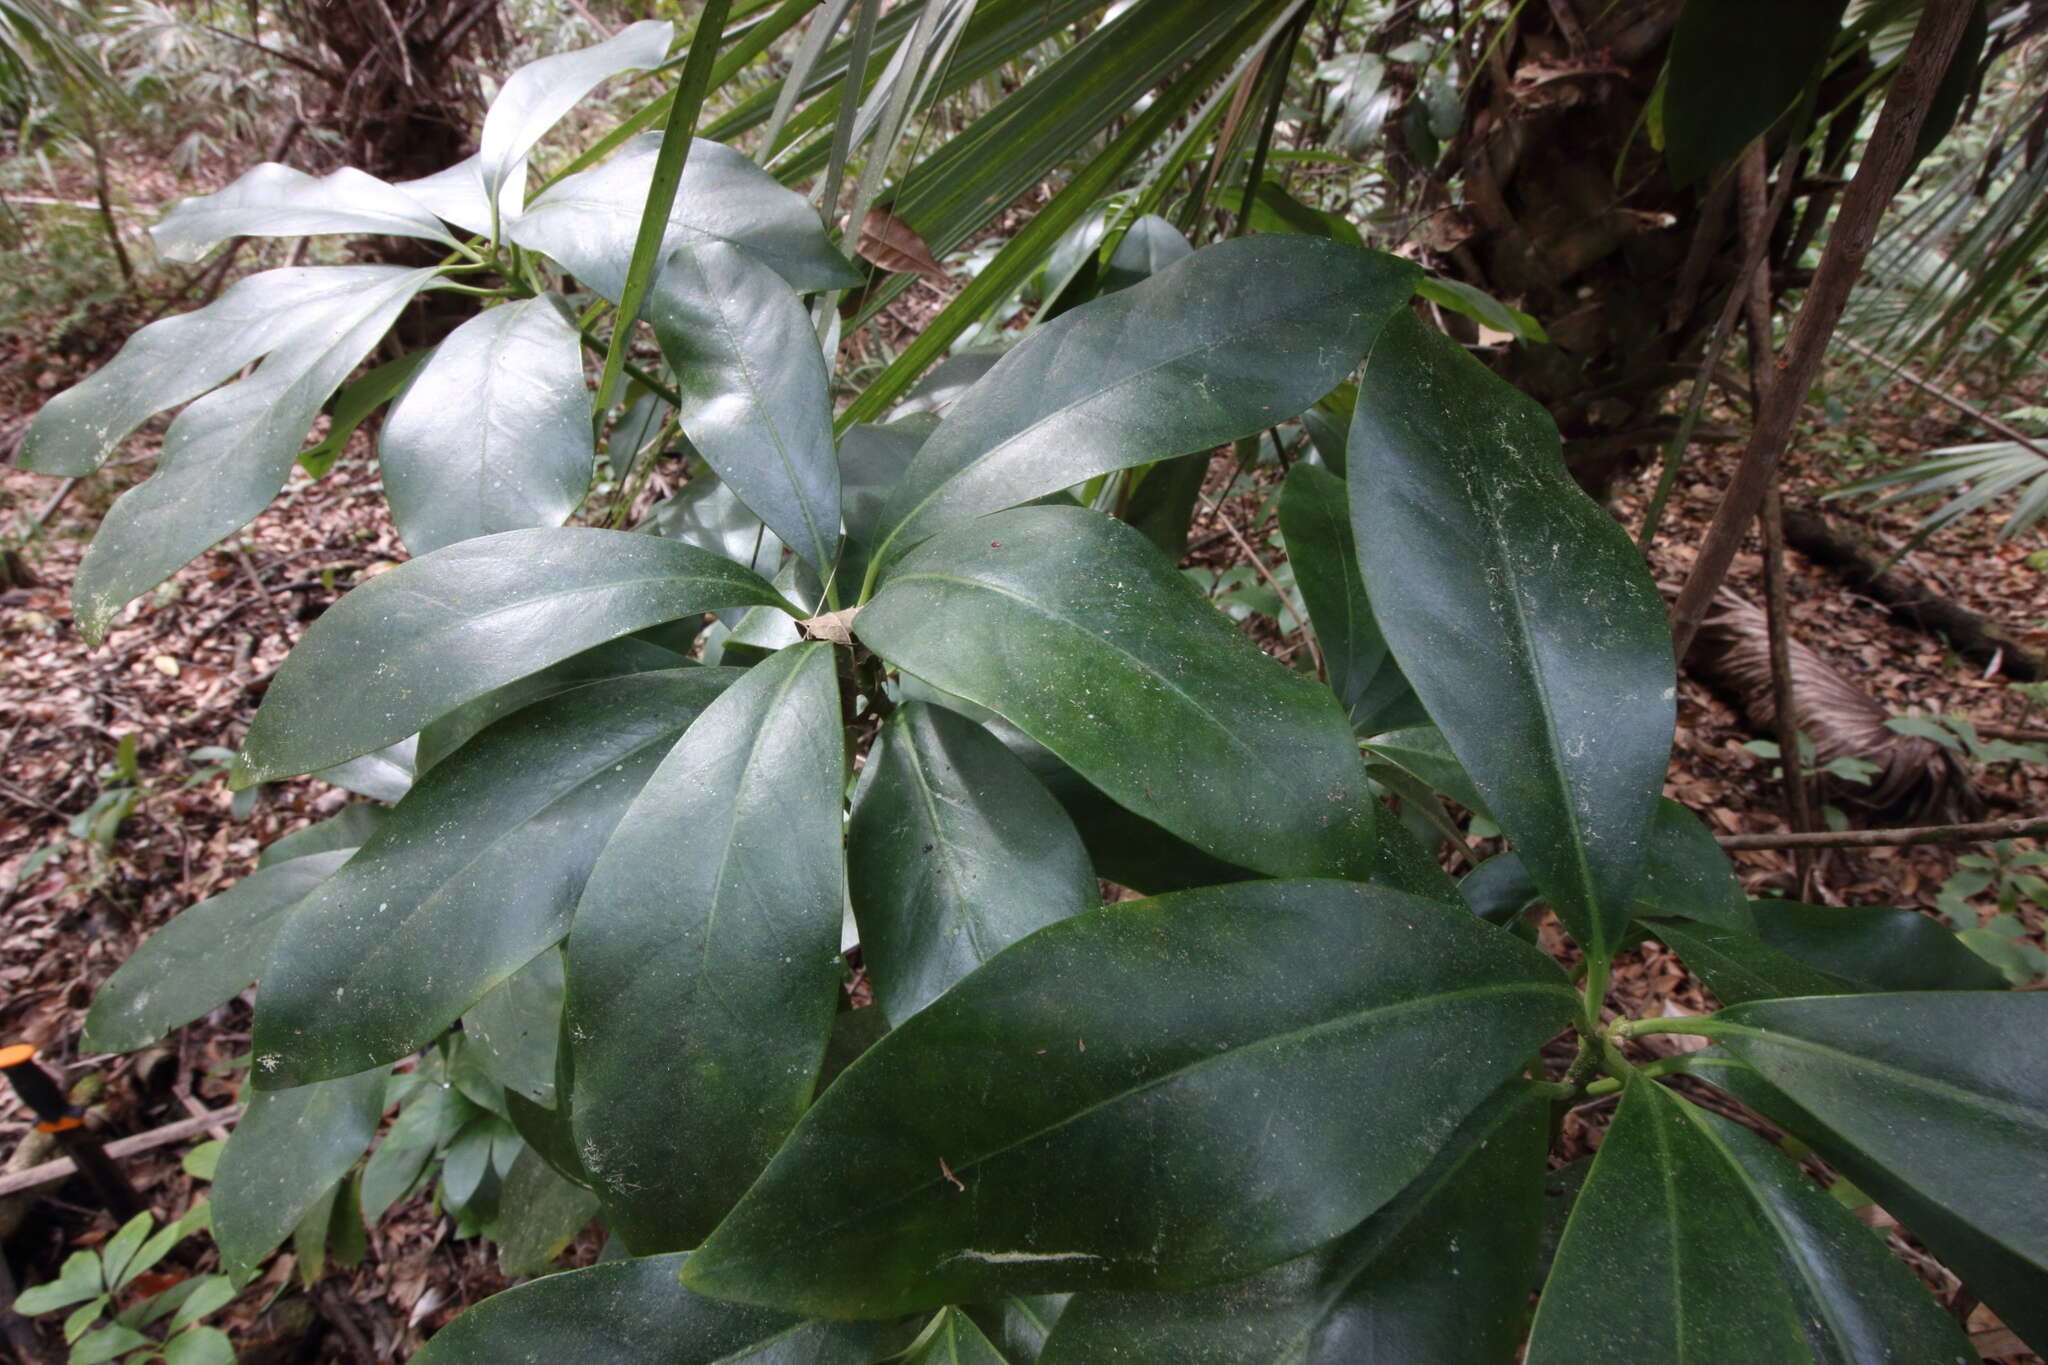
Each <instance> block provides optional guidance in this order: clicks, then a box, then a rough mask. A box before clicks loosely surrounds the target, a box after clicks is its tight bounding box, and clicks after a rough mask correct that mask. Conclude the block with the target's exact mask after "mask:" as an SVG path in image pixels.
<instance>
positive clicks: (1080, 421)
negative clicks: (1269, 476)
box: [876, 237, 1419, 564]
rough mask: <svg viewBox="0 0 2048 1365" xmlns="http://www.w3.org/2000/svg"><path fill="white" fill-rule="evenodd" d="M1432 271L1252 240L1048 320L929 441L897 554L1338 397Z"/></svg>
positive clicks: (898, 503)
mask: <svg viewBox="0 0 2048 1365" xmlns="http://www.w3.org/2000/svg"><path fill="white" fill-rule="evenodd" d="M1418 273H1419V272H1418V271H1417V270H1416V268H1415V267H1414V266H1412V265H1410V264H1409V263H1407V262H1405V261H1400V260H1396V259H1395V258H1394V257H1392V256H1388V255H1384V254H1382V253H1379V252H1366V251H1358V250H1355V249H1353V248H1350V247H1340V246H1337V245H1335V244H1333V243H1330V242H1326V241H1321V240H1319V239H1316V238H1311V237H1240V238H1237V239H1235V240H1233V241H1229V242H1223V243H1220V244H1218V245H1216V246H1213V247H1210V248H1209V249H1207V250H1205V251H1198V252H1196V253H1195V254H1193V255H1192V256H1189V257H1186V258H1185V259H1183V260H1182V261H1180V262H1179V263H1178V264H1176V265H1172V266H1169V267H1167V268H1166V269H1165V270H1163V271H1161V272H1160V273H1159V274H1157V275H1154V276H1153V277H1151V278H1150V279H1148V280H1146V281H1144V282H1143V283H1142V284H1138V285H1134V286H1132V287H1131V288H1129V289H1126V290H1123V291H1122V292H1120V293H1117V294H1114V295H1111V296H1109V297H1108V298H1103V299H1098V300H1096V301H1095V302H1093V303H1091V304H1088V305H1086V306H1084V307H1081V308H1076V309H1074V310H1073V311H1072V312H1070V313H1065V314H1062V315H1061V316H1059V317H1057V318H1055V319H1054V320H1053V321H1051V322H1048V323H1046V324H1045V325H1044V326H1042V327H1040V328H1039V329H1038V330H1037V331H1035V332H1033V333H1032V334H1031V335H1030V336H1029V337H1027V338H1025V339H1024V340H1023V341H1022V342H1020V343H1018V345H1017V346H1015V347H1014V348H1012V349H1011V350H1010V351H1009V352H1007V353H1006V354H1005V355H1004V356H1003V358H1002V359H1001V360H999V361H997V362H996V364H995V366H994V368H992V369H991V370H990V371H989V372H988V374H987V375H985V376H983V378H982V379H981V380H980V381H979V382H978V383H976V384H975V386H974V387H973V388H972V389H971V390H969V391H968V392H967V393H966V394H965V395H964V396H962V397H961V399H960V400H959V401H958V402H957V403H955V404H954V405H953V408H952V410H951V411H949V412H948V413H947V414H946V417H945V420H944V421H943V422H941V423H940V424H939V429H938V430H937V431H935V432H933V433H932V437H931V439H930V440H929V441H927V442H925V444H924V447H923V448H922V449H921V450H919V451H918V452H917V458H916V459H915V460H913V461H912V462H911V465H910V469H909V471H908V472H907V473H905V475H904V478H903V484H902V486H901V487H900V488H899V489H898V490H897V492H896V495H895V496H894V497H893V498H892V499H890V502H889V506H888V508H887V510H886V511H885V512H884V514H883V524H884V525H885V526H887V527H888V528H889V529H888V530H887V531H886V532H885V533H884V539H883V540H882V542H881V544H880V545H878V547H877V549H876V557H877V558H878V559H880V560H881V561H882V562H883V563H884V564H886V563H887V562H888V561H889V560H890V559H892V558H893V557H895V556H896V555H900V554H901V553H903V551H905V550H906V549H908V548H909V547H910V546H912V545H914V544H915V543H917V542H918V541H920V540H922V539H924V538H925V537H926V536H929V535H931V534H932V533H933V532H934V531H937V530H939V529H941V528H942V527H945V526H947V525H949V524H951V523H953V522H957V521H962V520H965V519H966V518H969V517H976V516H980V515H982V514H983V513H985V512H995V511H1000V510H1001V509H1003V508H1005V507H1014V506H1016V505H1017V504H1019V503H1023V502H1028V501H1030V500H1031V499H1032V498H1036V497H1041V496H1043V495H1044V494H1047V493H1053V492H1057V491H1058V490H1060V489H1062V488H1066V487H1068V486H1069V485H1072V484H1076V483H1080V482H1081V481H1082V480H1084V479H1088V478H1091V477H1093V476H1094V475H1097V474H1102V473H1106V472H1107V471H1109V470H1112V469H1127V468H1129V467H1130V466H1132V465H1139V464H1150V463H1152V462H1153V461H1155V460H1163V459H1166V458H1167V457H1169V456H1173V455H1184V454H1187V453H1188V452H1189V451H1195V450H1206V449H1208V448H1209V447H1211V446H1216V445H1221V444H1224V443H1225V442H1228V441H1234V440H1236V439H1237V438H1238V437H1240V436H1246V435H1249V434H1250V433H1252V432H1255V431H1260V430H1263V429H1264V428H1266V427H1269V426H1271V425H1273V424H1274V423H1276V422H1283V421H1286V420H1287V419H1288V418H1290V417H1293V416H1294V415H1296V414H1297V413H1299V412H1300V411H1301V410H1302V409H1303V408H1306V407H1308V406H1309V405H1310V404H1312V403H1314V402H1315V401H1316V400H1317V399H1318V398H1320V397H1322V396H1323V395H1324V394H1325V393H1328V392H1329V391H1330V389H1331V388H1332V387H1334V386H1335V385H1336V384H1337V383H1338V382H1339V381H1341V380H1342V379H1343V378H1344V376H1345V375H1347V374H1349V373H1350V372H1351V369H1352V367H1353V366H1355V365H1356V364H1357V363H1358V359H1359V357H1360V356H1362V355H1364V354H1365V352H1366V350H1367V349H1368V348H1369V347H1370V346H1371V345H1372V344H1373V338H1374V337H1375V336H1377V335H1379V332H1380V329H1381V327H1383V326H1384V325H1385V323H1386V320H1387V316H1388V314H1389V313H1391V312H1392V311H1393V309H1394V308H1395V307H1396V306H1397V305H1398V304H1399V303H1400V302H1401V300H1402V299H1404V298H1406V297H1407V296H1408V293H1409V291H1410V290H1411V289H1412V288H1413V285H1414V280H1415V277H1416V275H1417V274H1418Z"/></svg>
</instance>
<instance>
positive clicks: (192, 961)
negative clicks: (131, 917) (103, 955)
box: [84, 848, 355, 1052]
mask: <svg viewBox="0 0 2048 1365" xmlns="http://www.w3.org/2000/svg"><path fill="white" fill-rule="evenodd" d="M354 853H355V850H354V849H353V848H343V849H335V850H332V851H328V852H321V853H309V854H307V855H305V856H304V857H299V858H290V859H287V860H285V861H284V862H279V863H273V864H271V865H270V866H268V867H260V868H258V869H257V870H256V871H254V872H252V873H250V874H249V875H248V876H246V877H244V878H242V880H240V881H238V882H236V883H235V884H234V885H233V886H231V887H229V888H228V889H227V890H225V891H223V892H221V893H220V894H219V895H217V896H210V897H208V898H207V899H205V900H203V901H201V902H199V904H197V905H195V906H193V907H192V908H191V909H189V910H186V911H185V912H183V913H182V914H180V915H179V916H178V917H177V918H176V919H174V920H172V921H171V922H170V923H169V924H166V925H165V926H163V928H161V929H159V930H157V931H156V932H155V933H153V934H151V935H150V936H149V937H148V938H147V939H145V940H143V943H142V946H141V947H140V948H137V949H136V950H135V952H134V955H133V956H131V957H130V958H129V959H128V960H127V961H126V962H124V963H122V964H121V967H120V970H118V971H116V972H115V973H114V974H113V976H111V977H110V978H108V980H107V983H106V984H105V985H103V986H101V987H100V989H99V994H98V995H96V996H94V997H93V1002H92V1012H91V1013H90V1014H88V1015H87V1016H86V1019H85V1038H84V1042H85V1045H86V1046H87V1047H89V1048H91V1049H92V1050H93V1051H94V1052H133V1051H135V1049H137V1048H140V1047H147V1046H149V1044H151V1043H153V1042H155V1041H156V1040H157V1039H159V1038H161V1037H163V1036H164V1035H165V1034H167V1033H169V1032H170V1031H171V1030H172V1029H174V1028H178V1027H179V1026H181V1025H184V1024H189V1023H191V1022H192V1021H193V1020H194V1019H197V1018H198V1017H199V1016H200V1015H202V1014H205V1013H206V1012H207V1011H208V1010H210V1009H212V1008H213V1007H214V1006H216V1005H219V1004H223V1003H225V1002H226V1001H229V1000H232V999H234V997H235V996H236V995H238V994H240V993H241V992H242V991H243V990H245V989H246V988H247V987H248V985H249V983H250V982H252V981H254V980H255V979H256V977H257V975H258V974H259V973H260V972H261V971H262V970H263V962H264V959H265V958H266V957H268V956H269V953H270V942H271V939H272V938H273V937H275V936H276V934H277V926H278V924H279V923H280V922H282V921H283V919H284V917H285V915H286V913H287V912H289V911H290V910H291V908H292V907H293V906H295V905H297V904H298V903H299V902H300V901H302V900H304V899H305V898H306V897H307V896H308V895H309V894H311V893H312V891H313V890H314V888H316V887H318V886H319V885H320V883H322V882H324V881H326V880H327V878H328V877H329V876H331V875H332V874H333V872H334V870H335V869H336V868H338V867H340V866H341V865H342V864H343V863H345V862H347V861H348V860H349V858H350V857H351V856H353V855H354Z"/></svg>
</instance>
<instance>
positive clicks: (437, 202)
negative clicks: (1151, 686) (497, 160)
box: [395, 156, 526, 237]
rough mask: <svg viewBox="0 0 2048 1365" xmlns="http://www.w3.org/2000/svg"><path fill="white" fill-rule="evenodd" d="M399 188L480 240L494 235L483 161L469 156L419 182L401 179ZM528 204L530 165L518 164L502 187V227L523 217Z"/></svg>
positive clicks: (505, 178) (502, 183)
mask: <svg viewBox="0 0 2048 1365" xmlns="http://www.w3.org/2000/svg"><path fill="white" fill-rule="evenodd" d="M395 188H397V189H400V190H403V191H405V193H406V194H407V196H409V197H410V198H412V199H414V200H416V201H418V203H419V205H420V207H422V208H424V209H426V210H428V211H429V212H431V213H432V214H433V215H434V216H435V217H436V218H440V219H442V220H444V221H446V222H450V223H453V224H455V226H457V227H459V228H462V229H464V230H466V231H469V232H474V233H476V234H477V235H478V236H480V237H488V236H490V233H491V201H490V199H489V198H487V197H486V196H485V194H484V176H483V158H482V157H479V156H472V157H467V158H465V159H463V160H461V161H458V162H456V163H455V164H454V165H453V166H449V167H447V168H445V169H443V170H438V171H435V172H434V173H433V174H432V175H427V176H421V177H420V178H419V179H418V180H401V181H399V182H398V184H397V185H396V186H395ZM525 202H526V162H525V161H524V160H520V161H515V162H514V163H513V164H512V169H511V170H510V171H509V172H507V173H506V174H505V175H504V177H503V179H502V181H501V183H500V184H499V187H498V220H497V221H498V224H499V225H500V227H501V228H502V226H503V225H504V224H505V223H508V222H510V221H511V220H512V219H514V218H516V217H518V216H519V206H520V205H521V204H523V203H525Z"/></svg>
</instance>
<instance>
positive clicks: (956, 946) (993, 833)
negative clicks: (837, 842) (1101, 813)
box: [847, 701, 1100, 1023]
mask: <svg viewBox="0 0 2048 1365" xmlns="http://www.w3.org/2000/svg"><path fill="white" fill-rule="evenodd" d="M847 850H848V852H847V876H848V882H849V885H850V887H851V890H852V895H853V913H854V917H855V919H856V920H857V921H858V922H859V924H860V943H861V958H862V961H863V962H864V963H865V964H866V966H867V969H868V978H869V980H870V981H872V982H873V983H874V988H875V998H876V1000H877V1001H878V1002H879V1003H880V1004H881V1006H882V1008H883V1009H884V1010H885V1011H887V1012H888V1015H889V1018H890V1019H891V1020H893V1021H895V1022H897V1023H901V1022H902V1021H903V1020H904V1019H906V1018H908V1017H909V1016H911V1015H913V1014H915V1013H917V1011H919V1010H921V1009H923V1008H924V1007H925V1006H926V1005H928V1004H930V1003H931V1002H932V1001H933V1000H934V999H936V998H937V997H938V996H939V995H940V994H941V993H943V992H944V991H945V990H947V989H948V988H949V987H951V986H952V985H953V984H954V983H955V982H956V981H958V980H960V978H962V977H964V976H966V975H967V974H968V973H969V972H971V971H973V970H974V969H975V968H976V967H979V966H980V965H981V964H982V963H984V962H986V961H988V959H989V958H991V957H993V956H995V955H996V954H997V953H999V952H1001V951H1002V950H1003V949H1004V948H1007V947H1009V946H1010V945H1011V944H1012V943H1015V942H1016V941H1017V940H1018V939H1020V938H1023V937H1024V936H1025V935H1026V934H1029V933H1031V932H1032V931H1033V930H1035V929H1041V928H1044V927H1045V926H1046V925H1048V924H1051V923H1053V922H1054V921H1056V920H1061V919H1065V918H1066V917H1067V916H1068V915H1077V914H1080V913H1081V912H1082V911H1084V910H1092V909H1094V908H1095V907H1096V905H1097V904H1098V903H1099V902H1100V897H1099V896H1098V895H1097V894H1096V887H1095V872H1094V869H1093V868H1091V867H1090V866H1089V864H1088V851H1087V850H1086V849H1085V848H1083V847H1082V846H1081V836H1080V835H1079V834H1077V833H1075V832H1074V824H1073V821H1071V820H1069V819H1068V818H1067V814H1066V812H1065V811H1063V810H1061V809H1060V805H1059V802H1057V801H1055V800H1053V799H1052V796H1051V794H1050V793H1048V792H1047V791H1046V789H1045V788H1044V787H1043V786H1041V785H1040V784H1039V782H1038V779H1037V778H1035V777H1033V776H1032V775H1031V771H1030V769H1028V768H1026V767H1025V766H1024V764H1023V763H1022V761H1020V760H1019V759H1018V758H1017V757H1016V756H1015V755H1013V754H1012V753H1011V752H1010V751H1009V750H1008V749H1006V748H1004V747H1003V744H1002V741H1001V740H998V739H997V738H996V737H995V736H994V735H991V734H990V733H989V732H988V731H987V730H985V729H983V728H982V727H981V726H979V725H976V724H975V723H974V722H973V721H971V720H968V719H967V718H966V717H965V716H962V715H959V714H957V713H956V712H952V711H948V710H946V709H944V708H943V707H938V706H934V705H932V704H931V703H929V702H921V701H914V702H909V703H907V704H906V705H904V706H903V708H902V709H901V710H899V711H897V712H896V714H895V715H893V716H891V717H890V718H889V723H888V724H887V725H886V726H885V727H884V728H883V730H882V734H881V737H880V738H879V739H878V740H877V741H876V743H875V747H874V749H873V751H872V752H871V753H870V754H869V755H868V761H867V766H866V767H865V768H863V769H862V770H861V785H860V791H859V793H858V794H857V795H856V797H855V799H854V805H853V818H852V821H851V822H850V824H849V825H848V827H847Z"/></svg>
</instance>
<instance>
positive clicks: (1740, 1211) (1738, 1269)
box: [1528, 1081, 1974, 1365]
mask: <svg viewBox="0 0 2048 1365" xmlns="http://www.w3.org/2000/svg"><path fill="white" fill-rule="evenodd" d="M1973 1354H1974V1352H1972V1351H1971V1350H1970V1347H1969V1343H1968V1341H1967V1340H1966V1339H1965V1338H1964V1337H1963V1336H1962V1334H1961V1333H1960V1332H1959V1331H1958V1330H1957V1329H1956V1326H1955V1323H1954V1322H1953V1320H1951V1319H1950V1318H1949V1317H1948V1315H1947V1314H1946V1313H1945V1312H1943V1311H1942V1310H1941V1309H1940V1308H1939V1307H1938V1306H1937V1305H1936V1304H1935V1302H1934V1300H1933V1298H1932V1297H1931V1296H1930V1295H1929V1294H1928V1292H1927V1291H1926V1289H1924V1288H1923V1287H1922V1286H1921V1285H1920V1284H1919V1283H1918V1282H1917V1281H1915V1279H1914V1277H1913V1274H1912V1272H1911V1271H1909V1270H1907V1269H1906V1268H1905V1266H1903V1265H1902V1264H1900V1263H1899V1262H1898V1260H1897V1259H1896V1258H1894V1257H1893V1256H1892V1254H1891V1252H1890V1251H1889V1250H1888V1249H1887V1248H1886V1247H1885V1245H1884V1243H1882V1242H1880V1241H1878V1240H1877V1239H1875V1238H1873V1237H1872V1236H1871V1235H1870V1233H1869V1232H1868V1231H1867V1230H1866V1229H1865V1228H1864V1227H1863V1226H1862V1225H1861V1224H1859V1223H1857V1222H1856V1220H1855V1219H1853V1218H1851V1217H1850V1216H1849V1214H1848V1211H1847V1210H1845V1209H1843V1208H1842V1207H1841V1206H1840V1205H1839V1204H1837V1203H1835V1201H1834V1200H1833V1199H1831V1198H1829V1197H1828V1196H1827V1195H1826V1194H1825V1193H1823V1192H1822V1191H1821V1190H1820V1189H1819V1188H1817V1187H1816V1186H1815V1185H1813V1184H1812V1182H1810V1181H1809V1180H1808V1179H1807V1178H1806V1176H1805V1175H1804V1174H1802V1173H1801V1172H1800V1170H1799V1168H1798V1167H1797V1166H1795V1165H1793V1164H1792V1162H1790V1161H1789V1160H1787V1159H1786V1158H1785V1157H1784V1156H1782V1155H1781V1154H1780V1153H1778V1152H1776V1151H1773V1150H1772V1149H1771V1148H1770V1147H1769V1146H1768V1145H1767V1144H1766V1143H1765V1142H1764V1141H1763V1140H1762V1139H1761V1138H1759V1137H1757V1136H1756V1135H1755V1134H1753V1133H1751V1132H1749V1131H1748V1130H1746V1129H1743V1128H1739V1127H1737V1126H1736V1125H1734V1124H1732V1123H1729V1122H1728V1121H1727V1120H1725V1119H1721V1118H1718V1117H1716V1116H1714V1115H1712V1114H1708V1113H1706V1112H1704V1111H1703V1110H1700V1109H1696V1108H1694V1107H1693V1106H1691V1105H1689V1104H1687V1103H1685V1102H1684V1101H1683V1100H1681V1099H1679V1098H1678V1097H1677V1096H1676V1095H1673V1094H1672V1093H1671V1092H1669V1091H1667V1090H1665V1089H1663V1088H1662V1087H1660V1086H1658V1085H1656V1084H1655V1083H1653V1082H1649V1081H1636V1082H1634V1083H1632V1084H1631V1085H1630V1086H1629V1087H1628V1092H1627V1094H1626V1095H1625V1096H1624V1097H1623V1099H1622V1102H1621V1110H1620V1112H1619V1113H1618V1114H1617V1115H1616V1116H1615V1120H1614V1124H1613V1126H1612V1127H1611V1128H1609V1129H1608V1130H1607V1138H1606V1141H1605V1142H1603V1143H1602V1144H1601V1147H1600V1154H1599V1156H1598V1157H1597V1158H1595V1160H1594V1162H1593V1167H1592V1170H1591V1171H1590V1172H1589V1173H1588V1174H1587V1176H1586V1183H1585V1188H1584V1189H1583V1190H1582V1191H1581V1192H1580V1194H1579V1198H1578V1202H1577V1204H1576V1206H1575V1207H1574V1208H1573V1210H1572V1215H1571V1221H1570V1222H1569V1223H1568V1224H1567V1225H1566V1228H1565V1233H1564V1240H1563V1242H1562V1243H1561V1244H1560V1245H1559V1247H1558V1250H1557V1259H1556V1261H1555V1262H1554V1264H1553V1265H1552V1268H1551V1272H1550V1278H1549V1281H1548V1283H1546V1284H1545V1285H1544V1288H1543V1298H1542V1302H1541V1303H1540V1304H1539V1305H1538V1307H1537V1310H1536V1324H1535V1327H1534V1328H1533V1329H1532V1331H1531V1333H1530V1337H1529V1351H1528V1360H1529V1362H1530V1365H1562V1363H1563V1362H1571V1365H1588V1363H1596V1365H1597V1362H1607V1361H1611V1362H1614V1365H1635V1362H1639V1361H1646V1360H1670V1361H1684V1360H1698V1361H1710V1360H1712V1361H1720V1360H1741V1361H1755V1362H1757V1363H1758V1365H1766V1363H1767V1362H1785V1363H1786V1365H1794V1363H1795V1362H1796V1365H1821V1363H1822V1362H1843V1363H1844V1365H1846V1363H1847V1362H1852V1361H1866V1360H1873V1361H1874V1360H1898V1361H1906V1360H1924V1361H1928V1362H1930V1365H1931V1363H1932V1362H1954V1363H1955V1365H1963V1362H1966V1361H1968V1360H1969V1359H1970V1357H1971V1356H1972V1355H1973Z"/></svg>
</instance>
